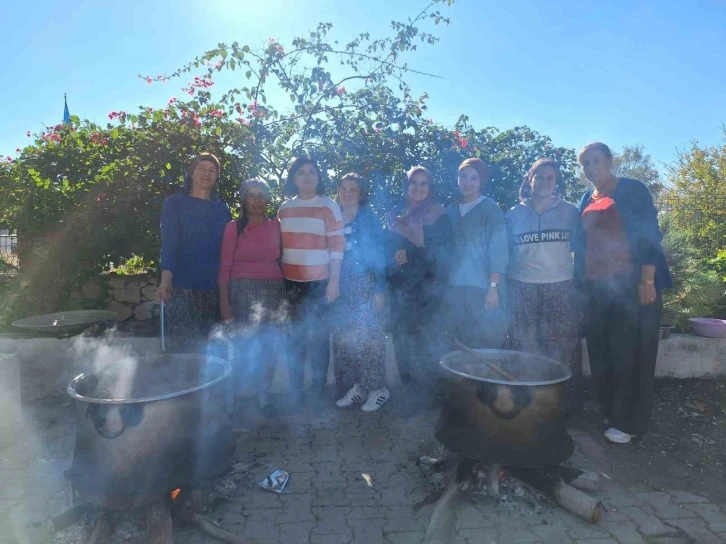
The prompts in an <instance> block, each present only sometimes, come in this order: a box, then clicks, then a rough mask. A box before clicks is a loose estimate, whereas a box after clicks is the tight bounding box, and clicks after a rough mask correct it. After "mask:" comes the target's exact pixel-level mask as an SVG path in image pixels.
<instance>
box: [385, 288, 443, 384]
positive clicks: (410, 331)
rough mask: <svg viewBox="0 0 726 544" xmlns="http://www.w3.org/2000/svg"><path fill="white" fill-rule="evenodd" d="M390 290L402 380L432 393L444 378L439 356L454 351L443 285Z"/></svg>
mask: <svg viewBox="0 0 726 544" xmlns="http://www.w3.org/2000/svg"><path fill="white" fill-rule="evenodd" d="M417 287H419V288H416V289H400V288H399V289H392V290H391V306H390V307H391V329H392V332H393V348H394V350H395V353H396V363H397V364H398V372H399V374H400V375H401V381H402V382H403V384H404V385H409V384H411V385H412V384H418V385H421V386H423V388H424V390H428V391H427V393H430V392H432V391H433V390H434V387H435V384H436V383H437V381H438V380H439V379H440V378H441V377H442V374H443V372H442V371H441V369H440V367H439V364H438V362H439V359H440V358H441V356H442V355H444V354H445V353H446V352H447V351H450V350H451V347H450V343H449V338H448V325H449V323H448V312H447V308H446V305H445V303H444V301H443V296H442V292H443V290H444V287H442V286H438V285H437V286H423V285H420V286H417Z"/></svg>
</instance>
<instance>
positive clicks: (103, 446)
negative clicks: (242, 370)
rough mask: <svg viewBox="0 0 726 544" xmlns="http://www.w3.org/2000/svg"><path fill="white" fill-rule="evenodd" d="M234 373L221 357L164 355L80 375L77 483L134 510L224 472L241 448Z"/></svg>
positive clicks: (75, 391)
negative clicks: (236, 430)
mask: <svg viewBox="0 0 726 544" xmlns="http://www.w3.org/2000/svg"><path fill="white" fill-rule="evenodd" d="M230 373H231V367H230V365H229V363H227V362H226V361H223V360H221V359H218V358H215V357H205V356H201V355H163V356H157V357H145V358H140V359H136V360H129V361H125V362H124V361H119V362H113V363H112V364H109V365H108V366H107V367H104V368H103V369H102V370H99V371H96V372H89V373H86V374H82V375H80V376H78V377H77V378H75V379H74V380H73V381H72V382H71V383H70V385H69V386H68V394H69V395H70V396H71V397H72V398H73V399H74V402H75V410H76V445H75V452H74V456H73V464H72V467H71V470H70V471H69V472H70V474H69V476H70V480H71V482H72V484H73V486H74V488H75V489H76V490H77V491H78V492H79V493H80V494H81V495H82V496H83V498H84V499H85V500H87V501H90V502H92V503H94V504H95V505H96V506H101V507H108V508H128V507H132V506H140V505H142V504H144V503H146V502H148V501H152V500H156V499H158V497H159V496H161V495H162V494H164V493H169V492H170V491H172V490H174V489H176V488H181V487H186V486H193V487H196V486H200V485H202V484H203V483H204V481H205V480H207V479H209V478H210V477H212V476H214V475H216V474H217V473H219V472H222V471H224V469H225V468H226V467H227V463H228V462H229V459H230V457H231V455H232V454H233V453H234V449H235V440H234V434H233V432H232V410H233V394H232V390H231V380H230V379H229V377H230Z"/></svg>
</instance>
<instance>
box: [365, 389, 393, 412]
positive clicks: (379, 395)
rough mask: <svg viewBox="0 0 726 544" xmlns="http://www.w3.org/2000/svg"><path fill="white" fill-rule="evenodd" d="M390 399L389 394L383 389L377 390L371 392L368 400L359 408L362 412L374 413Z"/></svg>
mask: <svg viewBox="0 0 726 544" xmlns="http://www.w3.org/2000/svg"><path fill="white" fill-rule="evenodd" d="M390 398H391V392H390V391H389V390H388V389H386V388H385V387H384V388H383V389H378V390H377V391H371V393H370V394H369V395H368V400H367V401H366V403H365V404H364V405H363V406H362V407H361V410H363V411H364V412H375V411H376V410H378V409H379V408H380V407H381V406H383V403H385V402H386V401H387V400H388V399H390Z"/></svg>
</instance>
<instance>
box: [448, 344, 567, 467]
mask: <svg viewBox="0 0 726 544" xmlns="http://www.w3.org/2000/svg"><path fill="white" fill-rule="evenodd" d="M475 351H477V352H478V353H479V354H480V355H483V356H484V357H486V358H487V359H488V360H490V361H491V362H493V363H495V364H497V365H498V366H499V367H500V368H502V369H503V370H505V371H507V372H509V373H510V374H513V375H514V376H516V378H517V380H516V381H506V380H503V379H501V378H500V377H499V376H498V375H497V374H495V373H494V372H493V371H492V370H490V369H489V368H488V367H487V366H486V365H485V364H484V363H483V362H481V361H478V360H477V359H475V358H474V357H473V356H471V355H468V354H466V353H463V352H460V351H456V352H453V353H449V354H448V355H445V356H444V357H443V358H442V359H441V363H440V364H441V367H442V368H443V369H444V371H445V372H444V374H445V379H446V393H445V399H444V408H443V411H442V414H441V418H440V419H439V421H438V423H437V425H436V437H437V439H438V440H439V441H440V442H441V443H442V444H444V445H445V446H446V447H448V448H449V449H451V450H452V451H454V452H456V453H458V454H460V455H463V456H465V457H469V458H472V459H478V460H481V461H484V462H489V463H499V464H502V465H509V466H520V467H526V468H542V467H546V466H555V465H558V464H560V463H562V462H564V461H566V460H567V459H568V458H569V457H570V455H572V450H573V447H574V446H573V443H572V438H570V436H569V435H568V434H567V429H566V426H565V420H564V385H565V382H566V381H567V380H568V379H570V377H571V376H572V373H571V372H570V370H569V369H568V368H567V367H566V366H565V365H563V364H562V363H558V362H557V361H554V360H552V359H548V358H546V357H540V356H536V355H531V354H528V353H520V352H514V351H504V350H487V349H478V350H475Z"/></svg>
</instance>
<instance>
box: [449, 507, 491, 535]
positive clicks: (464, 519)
mask: <svg viewBox="0 0 726 544" xmlns="http://www.w3.org/2000/svg"><path fill="white" fill-rule="evenodd" d="M455 526H456V528H457V529H476V528H482V527H494V522H493V521H492V520H491V519H488V518H486V517H485V516H484V514H482V513H481V512H479V510H477V509H476V508H475V507H474V506H473V505H471V504H469V503H465V502H464V503H461V504H460V505H459V507H458V508H457V510H456V523H455Z"/></svg>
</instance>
